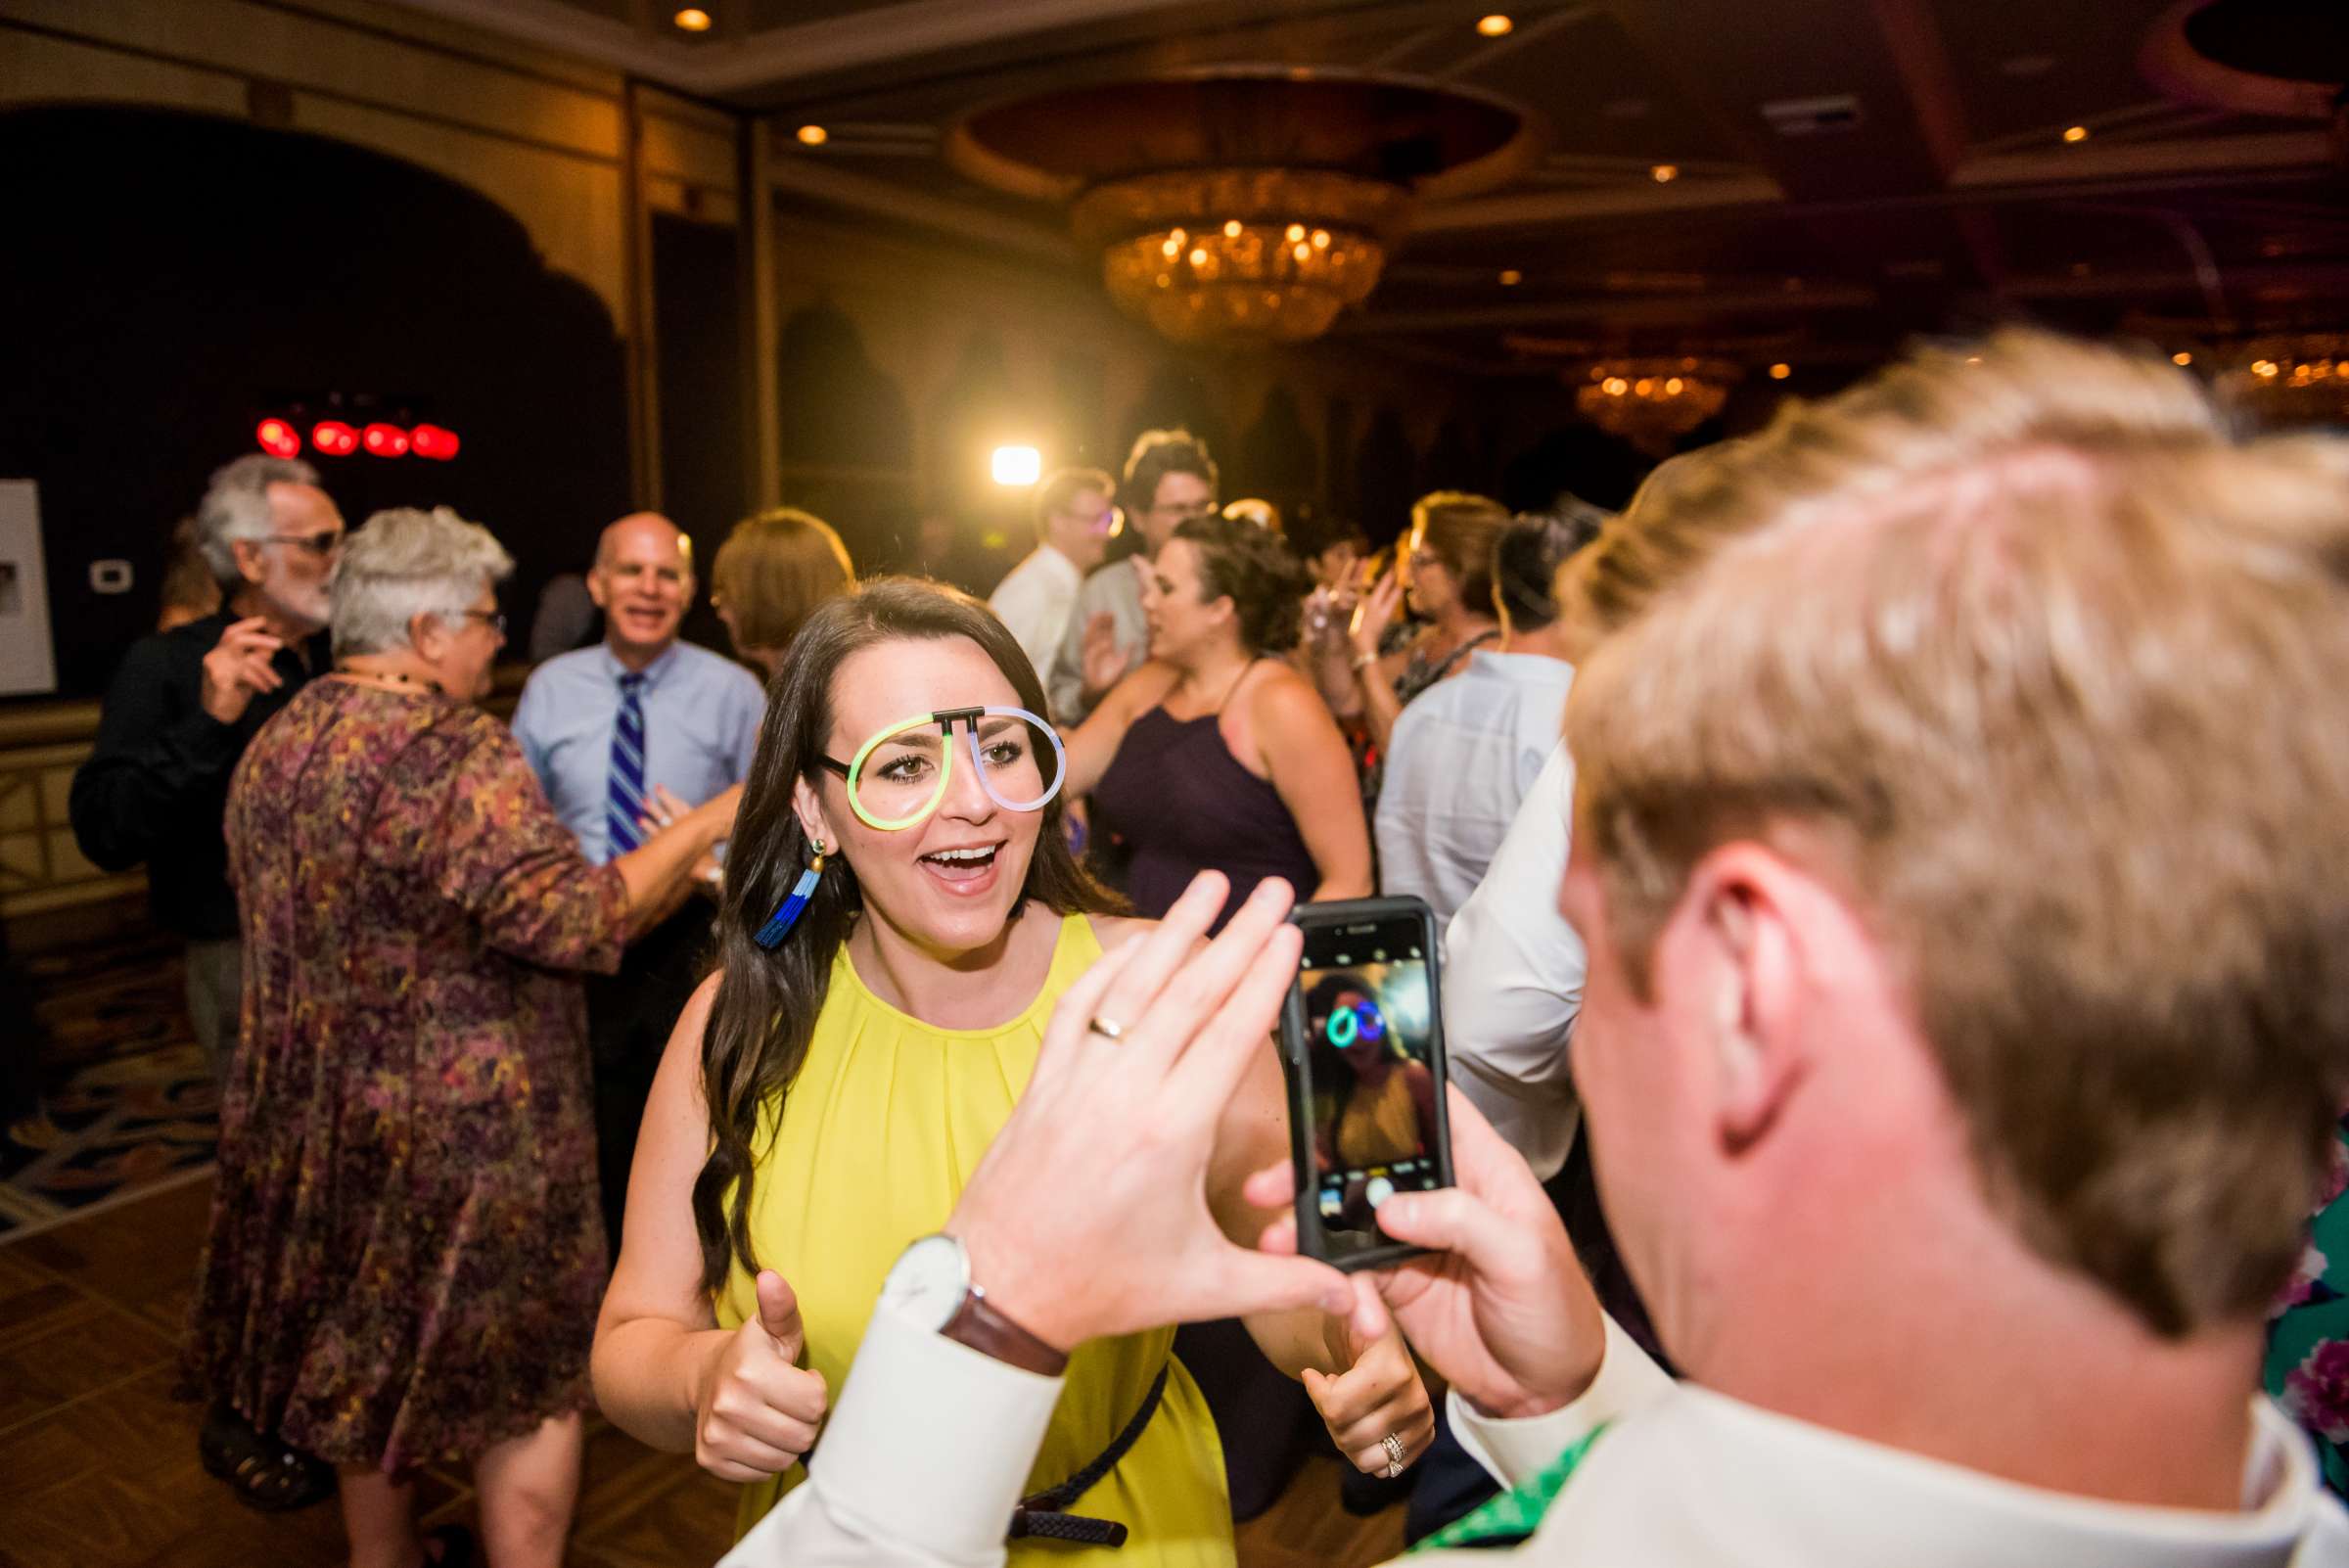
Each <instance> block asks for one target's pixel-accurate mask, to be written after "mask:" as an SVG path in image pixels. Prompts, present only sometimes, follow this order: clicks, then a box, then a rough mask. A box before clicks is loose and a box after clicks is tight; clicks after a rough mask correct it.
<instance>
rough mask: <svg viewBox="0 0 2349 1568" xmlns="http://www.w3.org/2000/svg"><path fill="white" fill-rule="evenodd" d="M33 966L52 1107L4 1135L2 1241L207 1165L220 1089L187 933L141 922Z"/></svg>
mask: <svg viewBox="0 0 2349 1568" xmlns="http://www.w3.org/2000/svg"><path fill="white" fill-rule="evenodd" d="M22 962H23V969H24V971H25V972H26V974H27V976H28V978H29V979H30V981H31V983H32V992H33V1004H34V1007H35V1009H36V1010H37V1012H38V1014H39V1017H40V1019H41V1022H42V1025H43V1026H44V1032H45V1033H46V1035H47V1036H48V1038H47V1041H46V1044H45V1046H44V1048H43V1049H42V1051H41V1056H40V1063H41V1066H40V1072H39V1082H40V1084H41V1108H42V1110H43V1112H45V1113H46V1114H45V1115H44V1116H42V1117H39V1118H34V1119H32V1120H30V1121H27V1122H20V1123H17V1124H16V1125H14V1126H12V1127H10V1128H9V1129H8V1130H7V1136H6V1138H5V1139H0V1237H7V1236H10V1235H14V1234H23V1233H25V1232H27V1231H29V1230H32V1229H39V1228H46V1227H47V1226H48V1225H49V1224H51V1223H54V1222H56V1221H58V1220H59V1219H61V1218H63V1217H65V1216H69V1215H72V1214H76V1213H82V1212H87V1211H88V1210H90V1209H91V1208H92V1207H94V1206H97V1205H100V1204H107V1203H110V1202H118V1201H121V1200H124V1199H127V1198H130V1197H133V1196H136V1195H138V1194H141V1193H146V1192H150V1191H154V1190H156V1189H158V1188H161V1187H163V1186H167V1185H171V1184H173V1183H175V1182H178V1181H184V1180H190V1179H193V1178H194V1177H195V1176H197V1175H198V1174H200V1173H202V1172H204V1171H206V1170H208V1169H209V1168H210V1165H211V1160H212V1145H213V1142H214V1139H215V1138H216V1136H217V1134H218V1131H219V1112H220V1097H219V1091H218V1089H217V1088H216V1087H215V1086H214V1084H213V1082H212V1075H211V1072H210V1070H209V1069H208V1068H207V1065H206V1063H205V1060H204V1055H203V1052H202V1049H201V1048H200V1047H199V1046H198V1045H197V1043H196V1038H195V1036H194V1035H193V1034H191V1033H190V1032H189V1029H188V1021H187V1014H186V1001H185V999H184V993H183V991H182V986H183V980H182V975H181V963H180V944H179V942H178V940H177V939H176V938H173V937H170V936H167V935H165V934H163V933H161V932H158V931H155V930H153V929H152V928H149V927H144V926H141V927H139V928H138V929H135V930H132V931H129V932H126V933H124V934H122V935H120V936H116V937H113V938H109V939H105V940H102V941H97V942H90V943H83V944H78V945H73V946H70V947H66V948H61V949H59V950H57V951H54V952H48V953H39V954H26V955H25V956H24V957H23V960H22ZM12 1046H13V1042H12Z"/></svg>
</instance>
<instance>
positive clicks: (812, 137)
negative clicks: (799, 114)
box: [800, 125, 832, 147]
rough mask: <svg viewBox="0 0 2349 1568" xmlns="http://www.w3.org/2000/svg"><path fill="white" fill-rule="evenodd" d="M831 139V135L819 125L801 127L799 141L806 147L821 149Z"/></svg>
mask: <svg viewBox="0 0 2349 1568" xmlns="http://www.w3.org/2000/svg"><path fill="white" fill-rule="evenodd" d="M831 139H832V133H831V132H830V131H828V130H826V129H824V128H823V127H822V126H821V125H802V126H801V127H800V140H801V142H802V143H804V144H805V145H806V146H808V147H821V146H823V145H824V143H826V142H828V141H830V140H831Z"/></svg>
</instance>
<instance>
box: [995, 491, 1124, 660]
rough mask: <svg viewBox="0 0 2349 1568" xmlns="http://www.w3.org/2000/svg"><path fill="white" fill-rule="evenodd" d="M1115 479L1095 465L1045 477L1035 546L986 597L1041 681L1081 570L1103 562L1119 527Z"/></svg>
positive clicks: (1064, 624)
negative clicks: (1113, 497) (1113, 500)
mask: <svg viewBox="0 0 2349 1568" xmlns="http://www.w3.org/2000/svg"><path fill="white" fill-rule="evenodd" d="M1116 483H1117V482H1116V481H1114V480H1112V479H1111V478H1110V477H1109V476H1108V475H1107V474H1104V473H1102V472H1101V471H1100V470H1099V469H1097V468H1064V469H1061V470H1060V471H1059V472H1057V473H1055V474H1052V475H1049V476H1048V477H1046V479H1045V480H1044V482H1043V483H1042V484H1038V485H1037V486H1036V548H1035V549H1034V550H1032V551H1030V552H1029V554H1028V558H1027V559H1026V560H1025V561H1022V562H1021V563H1020V564H1019V565H1018V566H1016V567H1013V568H1012V569H1011V571H1010V572H1009V573H1008V574H1006V575H1005V576H1004V578H1003V580H1002V581H1001V582H998V583H996V584H995V591H994V592H993V593H992V594H990V595H989V596H988V601H987V607H988V608H989V609H990V610H992V611H993V612H994V613H995V618H996V619H997V620H999V621H1001V622H1002V623H1003V624H1004V625H1006V626H1008V627H1009V628H1011V634H1012V636H1013V637H1014V638H1016V639H1018V641H1019V644H1020V651H1021V652H1022V653H1025V654H1026V655H1027V656H1028V662H1029V663H1030V664H1031V665H1033V666H1035V667H1036V680H1037V681H1038V682H1039V683H1041V682H1043V681H1045V680H1048V679H1049V678H1050V677H1051V674H1052V660H1053V656H1054V655H1056V654H1058V653H1059V652H1060V639H1061V637H1062V635H1063V634H1064V633H1065V632H1067V630H1068V629H1069V617H1070V616H1071V615H1072V614H1074V613H1075V612H1076V609H1077V590H1078V589H1079V588H1081V587H1082V586H1083V584H1084V575H1085V574H1086V573H1087V572H1090V571H1092V569H1093V568H1095V567H1097V566H1099V565H1100V564H1101V552H1102V551H1103V550H1105V549H1107V548H1108V547H1109V540H1110V536H1111V535H1112V534H1114V533H1115V532H1116V531H1117V527H1118V510H1117V508H1116V507H1115V506H1114V505H1112V504H1111V502H1110V492H1111V491H1112V490H1113V489H1114V488H1115V487H1116Z"/></svg>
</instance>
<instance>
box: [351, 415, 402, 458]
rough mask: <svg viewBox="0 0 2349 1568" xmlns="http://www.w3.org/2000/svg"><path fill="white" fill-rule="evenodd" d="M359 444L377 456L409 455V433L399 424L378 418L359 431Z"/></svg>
mask: <svg viewBox="0 0 2349 1568" xmlns="http://www.w3.org/2000/svg"><path fill="white" fill-rule="evenodd" d="M359 444H360V445H362V446H364V447H366V448H367V450H368V452H369V454H370V455H372V456H375V457H405V456H407V455H408V433H407V432H406V431H404V430H401V429H400V428H399V427H398V426H397V425H387V424H385V423H384V422H383V421H382V420H380V419H379V420H377V421H376V422H375V423H374V424H372V425H370V426H368V427H367V428H366V429H365V430H363V431H361V432H360V433H359Z"/></svg>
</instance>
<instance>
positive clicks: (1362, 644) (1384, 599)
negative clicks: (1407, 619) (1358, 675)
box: [1346, 572, 1403, 659]
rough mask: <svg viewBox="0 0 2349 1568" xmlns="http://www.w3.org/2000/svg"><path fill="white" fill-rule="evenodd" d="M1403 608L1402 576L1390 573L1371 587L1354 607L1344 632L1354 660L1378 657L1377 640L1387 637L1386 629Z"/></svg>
mask: <svg viewBox="0 0 2349 1568" xmlns="http://www.w3.org/2000/svg"><path fill="white" fill-rule="evenodd" d="M1402 608H1403V578H1402V577H1401V576H1398V575H1396V574H1395V573H1392V572H1390V573H1388V574H1387V575H1386V576H1383V577H1380V578H1379V579H1378V580H1377V581H1376V582H1374V583H1372V584H1371V585H1370V591H1369V592H1367V593H1365V594H1363V595H1362V599H1361V602H1360V603H1359V604H1358V605H1356V606H1355V607H1354V622H1353V623H1352V624H1351V625H1350V626H1348V627H1347V631H1346V634H1347V637H1348V639H1349V640H1350V641H1352V642H1353V644H1354V652H1355V656H1356V657H1357V658H1359V659H1376V658H1377V657H1378V644H1379V639H1380V638H1382V637H1384V636H1385V635H1386V634H1387V627H1388V626H1390V625H1392V624H1394V622H1395V614H1396V612H1397V611H1399V610H1401V609H1402Z"/></svg>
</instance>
